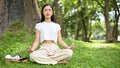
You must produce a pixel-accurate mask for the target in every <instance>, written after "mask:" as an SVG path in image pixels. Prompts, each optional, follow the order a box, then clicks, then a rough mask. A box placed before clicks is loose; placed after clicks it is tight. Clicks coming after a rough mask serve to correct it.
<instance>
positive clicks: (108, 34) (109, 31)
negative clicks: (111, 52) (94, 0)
mask: <svg viewBox="0 0 120 68" xmlns="http://www.w3.org/2000/svg"><path fill="white" fill-rule="evenodd" d="M108 8H109V0H105V6H104V16H105V24H106V42H113V38H112V29H111V27H110V21H109V14H108V11H109V10H108Z"/></svg>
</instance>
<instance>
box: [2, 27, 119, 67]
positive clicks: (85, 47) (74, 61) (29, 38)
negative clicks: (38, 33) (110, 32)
mask: <svg viewBox="0 0 120 68" xmlns="http://www.w3.org/2000/svg"><path fill="white" fill-rule="evenodd" d="M33 41H34V32H33V35H29V34H28V33H27V31H25V29H24V30H23V31H21V30H17V32H16V31H15V32H14V31H7V32H5V33H4V36H3V37H2V39H1V43H0V68H120V43H105V42H104V41H102V42H101V41H93V42H82V41H77V40H74V43H75V44H76V48H75V50H74V54H73V57H72V58H71V60H70V61H69V63H68V64H67V65H63V64H56V65H42V64H37V63H32V62H30V61H27V62H25V63H17V62H16V63H15V62H10V63H9V64H6V63H5V58H4V57H5V55H6V54H11V55H13V56H14V55H16V54H20V55H21V56H22V57H27V58H29V54H28V52H27V49H28V48H29V47H30V46H31V45H32V43H33ZM64 41H65V42H66V43H67V44H69V45H70V44H71V40H69V39H64Z"/></svg>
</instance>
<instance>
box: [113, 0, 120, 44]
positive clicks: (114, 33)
mask: <svg viewBox="0 0 120 68" xmlns="http://www.w3.org/2000/svg"><path fill="white" fill-rule="evenodd" d="M113 7H114V12H115V15H114V16H115V20H114V28H113V32H112V35H113V40H114V41H115V42H116V41H117V37H118V20H119V16H120V12H119V8H118V6H117V2H116V0H113Z"/></svg>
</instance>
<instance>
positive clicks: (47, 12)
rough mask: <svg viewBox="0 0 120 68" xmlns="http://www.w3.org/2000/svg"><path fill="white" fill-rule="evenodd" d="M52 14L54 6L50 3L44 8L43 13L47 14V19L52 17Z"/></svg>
mask: <svg viewBox="0 0 120 68" xmlns="http://www.w3.org/2000/svg"><path fill="white" fill-rule="evenodd" d="M52 14H53V10H52V8H51V7H50V6H49V5H48V6H45V7H44V9H43V15H44V16H45V18H46V19H49V18H51V16H52Z"/></svg>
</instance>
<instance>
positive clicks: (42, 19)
mask: <svg viewBox="0 0 120 68" xmlns="http://www.w3.org/2000/svg"><path fill="white" fill-rule="evenodd" d="M46 6H50V7H51V8H52V11H53V15H52V16H51V21H52V22H54V9H53V7H52V6H51V5H50V4H45V5H44V6H43V7H42V11H41V17H42V18H41V22H43V21H45V16H44V15H43V9H44V8H45V7H46Z"/></svg>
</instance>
